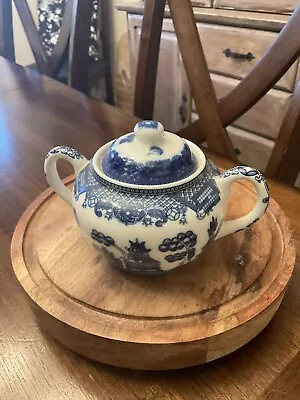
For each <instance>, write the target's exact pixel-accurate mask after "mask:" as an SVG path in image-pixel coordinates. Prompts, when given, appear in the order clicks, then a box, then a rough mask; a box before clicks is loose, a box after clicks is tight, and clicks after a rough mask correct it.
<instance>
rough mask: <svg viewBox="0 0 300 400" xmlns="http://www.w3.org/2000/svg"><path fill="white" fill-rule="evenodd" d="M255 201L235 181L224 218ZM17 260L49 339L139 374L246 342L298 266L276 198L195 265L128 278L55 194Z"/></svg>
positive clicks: (18, 237) (21, 239)
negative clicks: (83, 232) (94, 244)
mask: <svg viewBox="0 0 300 400" xmlns="http://www.w3.org/2000/svg"><path fill="white" fill-rule="evenodd" d="M71 182H72V183H73V178H72V179H71ZM70 186H71V187H70V189H72V184H71V185H70ZM254 204H255V192H254V191H253V189H252V188H250V189H249V187H248V186H246V185H245V184H243V183H241V182H239V183H238V184H237V185H235V186H233V189H232V193H231V201H230V204H229V210H228V215H227V219H235V218H237V217H239V216H241V215H244V214H246V213H248V212H249V211H250V210H251V208H252V207H253V206H254ZM11 254H12V264H13V268H14V271H15V273H16V276H17V278H18V280H19V282H20V283H21V285H22V286H23V288H24V290H25V291H26V292H27V294H28V296H29V297H30V298H31V300H32V302H33V304H34V306H35V309H36V312H37V317H38V321H39V323H40V325H41V326H42V327H43V328H44V329H45V330H46V331H47V332H48V333H50V334H51V335H52V336H53V337H54V338H56V339H57V340H58V341H59V342H61V343H63V344H65V345H66V346H67V347H69V348H71V349H73V350H75V351H77V352H78V353H80V354H82V355H84V356H86V357H88V358H92V359H94V360H97V361H102V362H104V363H107V364H110V365H115V366H121V367H127V368H133V369H139V370H166V369H177V368H183V367H190V366H194V365H198V364H202V363H205V362H207V361H211V360H214V359H217V358H220V357H222V356H224V355H227V354H229V353H231V352H232V351H234V350H236V349H237V348H239V347H241V346H242V345H244V344H246V343H248V342H249V340H251V339H252V338H253V337H255V336H256V335H257V334H258V333H259V332H260V331H261V330H262V329H263V328H264V327H265V326H266V325H267V324H268V323H269V321H270V319H271V318H272V317H273V315H274V313H275V312H276V311H277V309H278V307H279V305H280V302H281V300H282V297H283V294H284V292H285V289H286V285H287V283H288V281H289V279H290V277H291V273H292V271H293V268H294V263H295V247H294V244H293V241H292V239H291V229H290V226H289V223H288V222H287V220H286V218H285V217H284V215H283V213H282V211H281V209H280V207H279V206H278V205H277V204H276V203H275V202H274V201H273V200H272V201H271V203H270V206H269V208H268V210H267V212H266V214H265V215H264V216H263V217H262V218H261V219H260V221H259V222H258V223H256V224H254V225H253V226H251V227H249V228H247V229H246V230H244V231H242V232H238V233H236V234H234V235H231V236H228V237H226V238H223V239H222V240H219V241H216V242H215V243H213V244H212V245H211V246H209V247H208V248H207V249H205V251H204V252H203V254H202V255H201V256H200V257H199V258H198V259H197V260H194V261H193V262H192V263H190V264H189V265H187V266H184V267H181V268H178V269H177V270H176V271H173V272H172V273H167V274H165V275H163V276H159V277H145V276H132V275H128V274H127V273H124V271H123V272H122V271H119V270H116V269H115V268H113V267H112V266H111V265H110V263H109V260H108V259H107V258H106V256H105V252H99V251H98V250H95V249H94V248H93V247H92V246H91V243H88V241H87V240H86V238H84V237H83V236H82V235H81V233H80V231H79V229H78V226H77V224H76V221H75V218H74V215H73V211H72V208H71V207H70V206H69V205H68V204H66V203H65V202H63V201H62V200H61V199H60V198H59V197H58V196H57V195H55V194H54V192H53V191H49V190H47V191H46V192H44V193H42V194H41V195H40V196H39V197H38V198H37V199H36V200H35V201H34V202H33V203H32V204H31V205H30V206H29V208H28V209H27V210H26V212H25V213H24V214H23V216H22V218H21V220H20V222H19V223H18V225H17V228H16V230H15V233H14V236H13V240H12V247H11Z"/></svg>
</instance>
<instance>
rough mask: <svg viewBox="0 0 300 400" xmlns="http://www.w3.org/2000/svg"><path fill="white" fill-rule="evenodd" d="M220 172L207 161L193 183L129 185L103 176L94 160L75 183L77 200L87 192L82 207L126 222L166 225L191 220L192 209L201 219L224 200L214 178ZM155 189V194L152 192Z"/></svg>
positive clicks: (100, 215)
mask: <svg viewBox="0 0 300 400" xmlns="http://www.w3.org/2000/svg"><path fill="white" fill-rule="evenodd" d="M219 174H220V173H219V171H218V170H217V168H216V167H214V165H213V164H212V163H211V162H210V161H207V164H206V167H205V169H204V171H203V173H202V174H201V175H200V176H199V177H197V178H196V179H195V180H193V181H192V182H190V184H189V185H186V186H185V187H184V186H178V187H174V188H171V189H162V190H156V191H151V190H143V189H137V190H135V189H129V190H128V188H124V187H122V186H118V185H116V184H110V183H109V182H107V181H104V180H102V179H101V178H100V177H99V176H98V175H97V174H96V173H95V171H94V170H93V166H92V163H91V162H90V163H89V164H88V165H87V166H86V167H85V168H84V169H83V170H82V171H80V172H79V174H78V177H77V179H76V183H75V186H74V196H75V200H76V201H78V200H79V197H80V195H82V194H85V197H84V200H83V203H82V207H83V208H87V207H89V208H92V209H93V210H94V213H95V214H96V215H97V217H99V218H105V219H106V220H108V221H110V220H113V219H116V220H118V221H119V222H121V223H123V224H125V225H134V224H137V223H140V224H142V225H144V226H146V227H147V226H151V225H154V226H156V227H162V226H163V225H165V224H166V223H167V222H168V221H177V222H178V223H179V224H180V225H184V224H186V223H187V211H188V209H191V210H192V211H194V212H195V213H196V215H197V218H198V219H199V220H201V219H203V218H205V216H206V215H208V214H209V213H210V212H211V211H212V210H213V207H214V206H216V205H217V204H218V203H219V201H220V192H219V189H218V187H217V185H216V184H215V181H214V180H213V179H212V178H213V177H214V176H218V175H219ZM151 193H154V194H151Z"/></svg>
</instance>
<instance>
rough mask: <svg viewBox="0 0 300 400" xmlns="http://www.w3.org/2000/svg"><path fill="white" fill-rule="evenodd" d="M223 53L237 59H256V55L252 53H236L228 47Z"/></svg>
mask: <svg viewBox="0 0 300 400" xmlns="http://www.w3.org/2000/svg"><path fill="white" fill-rule="evenodd" d="M223 54H225V56H226V57H230V58H235V59H237V60H246V61H252V60H254V58H255V57H254V55H253V54H252V53H250V52H249V53H247V54H244V53H236V52H234V51H232V50H230V49H226V50H224V51H223Z"/></svg>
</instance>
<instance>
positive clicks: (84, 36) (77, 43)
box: [68, 0, 93, 93]
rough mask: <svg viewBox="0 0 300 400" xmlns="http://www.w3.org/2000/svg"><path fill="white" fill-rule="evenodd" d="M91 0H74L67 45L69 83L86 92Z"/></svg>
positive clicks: (91, 11)
mask: <svg viewBox="0 0 300 400" xmlns="http://www.w3.org/2000/svg"><path fill="white" fill-rule="evenodd" d="M92 13H93V0H74V3H73V14H72V24H71V36H70V46H69V71H68V74H69V84H70V85H71V86H72V87H73V88H75V89H77V90H79V91H81V92H83V93H86V92H87V90H88V79H86V78H87V71H88V62H89V55H88V51H87V49H88V46H89V37H90V24H89V23H87V21H91V18H92Z"/></svg>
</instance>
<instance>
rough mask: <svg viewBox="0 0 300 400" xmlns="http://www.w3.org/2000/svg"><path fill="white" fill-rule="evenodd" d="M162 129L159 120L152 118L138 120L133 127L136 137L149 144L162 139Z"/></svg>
mask: <svg viewBox="0 0 300 400" xmlns="http://www.w3.org/2000/svg"><path fill="white" fill-rule="evenodd" d="M164 131H165V130H164V127H163V126H162V124H161V123H160V122H158V121H152V120H146V121H141V122H138V123H137V124H136V125H135V127H134V133H135V135H136V138H137V139H138V140H141V141H143V142H146V143H149V144H152V143H154V142H157V141H159V140H160V139H162V135H163V133H164Z"/></svg>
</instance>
